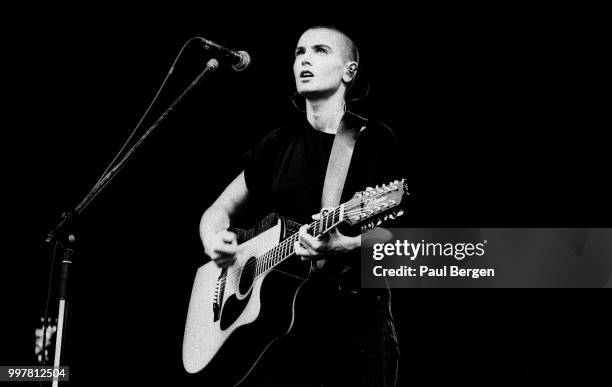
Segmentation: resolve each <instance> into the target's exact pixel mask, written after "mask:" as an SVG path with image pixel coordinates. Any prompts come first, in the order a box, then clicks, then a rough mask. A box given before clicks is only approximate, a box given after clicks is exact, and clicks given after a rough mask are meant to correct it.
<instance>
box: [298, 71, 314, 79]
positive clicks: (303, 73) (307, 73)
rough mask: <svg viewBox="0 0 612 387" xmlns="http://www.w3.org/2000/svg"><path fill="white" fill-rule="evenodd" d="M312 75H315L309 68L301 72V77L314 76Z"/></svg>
mask: <svg viewBox="0 0 612 387" xmlns="http://www.w3.org/2000/svg"><path fill="white" fill-rule="evenodd" d="M312 77H314V74H313V73H311V72H310V71H308V70H304V71H301V72H300V78H312Z"/></svg>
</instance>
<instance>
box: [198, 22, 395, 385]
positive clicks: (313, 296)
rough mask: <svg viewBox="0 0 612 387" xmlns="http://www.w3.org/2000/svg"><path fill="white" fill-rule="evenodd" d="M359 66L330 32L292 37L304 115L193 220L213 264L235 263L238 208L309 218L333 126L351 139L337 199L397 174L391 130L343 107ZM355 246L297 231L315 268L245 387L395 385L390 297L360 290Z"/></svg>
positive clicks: (302, 251)
mask: <svg viewBox="0 0 612 387" xmlns="http://www.w3.org/2000/svg"><path fill="white" fill-rule="evenodd" d="M359 62H360V60H359V51H358V49H357V46H356V44H355V43H354V41H353V40H352V39H351V38H350V37H349V36H348V35H347V34H346V33H344V32H342V31H341V30H339V29H337V28H335V27H330V26H316V27H312V28H309V29H308V30H306V31H305V32H304V33H303V34H302V35H301V37H300V38H299V40H298V42H297V46H296V48H295V60H294V63H293V75H294V77H295V87H296V94H295V97H296V98H297V99H298V100H297V101H296V107H297V108H298V110H299V111H300V112H302V113H305V114H300V117H299V119H296V120H294V121H293V122H289V123H287V125H286V126H283V127H281V128H279V129H277V130H274V131H272V132H271V133H269V134H268V135H266V136H265V137H264V138H263V139H262V140H261V141H260V142H259V144H258V145H257V146H256V147H255V148H254V149H253V150H252V151H251V152H249V153H248V154H247V161H246V163H245V167H244V170H243V172H242V173H240V174H239V175H238V177H236V178H235V180H234V181H233V182H232V183H230V184H229V186H228V187H227V188H226V189H225V190H224V192H223V193H222V194H221V195H220V196H219V198H218V199H217V200H216V201H215V202H214V203H213V204H212V205H211V206H210V207H209V208H208V209H207V210H206V211H205V213H204V214H203V216H202V219H201V223H200V236H201V238H202V242H203V245H204V249H205V252H206V254H207V255H208V256H209V257H210V258H211V259H212V260H214V261H215V262H216V264H217V265H219V266H221V267H223V266H228V265H231V264H232V262H233V261H234V259H235V255H236V253H237V251H238V244H237V239H236V235H235V234H234V233H232V232H230V231H228V227H229V226H230V225H231V224H232V220H233V219H235V218H236V216H237V215H238V214H239V213H240V212H241V211H242V210H244V209H245V208H251V209H253V208H254V209H257V210H259V211H261V213H262V214H265V213H270V212H276V213H279V214H282V215H284V216H287V217H289V218H292V219H294V220H295V221H297V222H299V223H300V224H307V223H310V222H311V221H312V218H313V217H316V216H317V215H314V216H313V214H318V213H319V212H320V211H321V208H322V205H323V204H324V202H325V200H322V195H323V194H324V185H325V183H326V175H329V170H327V167H328V161H329V160H330V157H332V156H333V155H332V148H333V146H334V141H335V138H336V135H337V133H339V128H341V127H342V128H344V129H343V130H353V131H355V133H356V140H355V143H354V150H353V152H352V156H351V157H350V158H349V160H350V164H348V166H347V168H348V172H347V173H346V179H345V182H344V188H343V189H342V190H341V192H342V195H341V201H340V202H344V201H347V200H349V199H350V198H351V196H352V195H353V193H354V192H356V191H359V190H362V189H364V188H365V187H367V186H375V185H377V184H382V183H383V182H388V181H393V180H395V179H401V178H403V177H405V176H406V173H405V172H406V171H405V170H404V167H405V164H404V163H403V162H402V160H401V155H400V154H401V152H400V151H399V145H398V143H397V141H396V139H395V136H394V134H393V133H392V131H391V130H390V129H389V128H388V127H387V126H385V125H383V124H382V123H380V122H378V121H375V120H372V119H366V118H364V117H362V116H360V115H357V114H355V113H353V112H351V111H350V110H349V108H348V107H347V98H346V97H347V91H348V90H349V88H351V86H352V85H353V83H355V79H356V76H357V74H358V72H359ZM347 128H348V129H347ZM347 163H348V161H347ZM326 170H327V174H326ZM341 188H342V187H341ZM398 221H400V222H402V223H404V222H405V221H404V220H403V219H402V218H398ZM395 226H396V227H401V226H400V225H399V224H397V223H396V224H395ZM360 246H361V238H360V237H359V230H352V229H350V228H349V229H346V230H344V229H343V230H342V231H339V230H338V229H335V230H334V231H333V232H332V233H331V235H330V236H329V237H326V238H322V239H318V238H315V237H313V236H311V235H310V234H308V230H307V226H302V228H301V229H300V234H299V242H297V243H296V244H295V246H294V248H295V253H296V254H297V255H299V256H301V257H302V259H304V260H314V261H316V262H317V264H316V265H313V267H316V269H314V270H313V272H312V273H311V275H310V278H309V280H308V282H306V284H305V286H304V287H303V288H302V289H301V290H300V292H299V295H298V297H299V298H297V301H296V311H295V320H294V324H293V327H292V329H291V331H290V333H289V334H288V335H286V336H284V337H282V338H281V339H279V340H277V341H276V342H274V343H273V344H272V345H271V346H270V348H269V349H268V350H267V351H266V352H265V354H264V355H263V357H262V359H261V360H260V362H259V363H258V365H257V366H256V367H255V370H254V371H253V372H252V373H251V374H250V375H249V377H248V378H247V379H246V380H245V385H253V386H257V385H270V384H274V385H284V386H294V385H299V386H305V385H313V386H315V385H316V386H321V385H325V386H345V385H346V386H395V383H396V377H397V367H398V361H399V346H398V340H397V337H396V334H395V328H394V322H393V316H392V314H391V299H390V291H389V289H361V288H360V273H359V270H360V262H359V260H360V251H359V248H360Z"/></svg>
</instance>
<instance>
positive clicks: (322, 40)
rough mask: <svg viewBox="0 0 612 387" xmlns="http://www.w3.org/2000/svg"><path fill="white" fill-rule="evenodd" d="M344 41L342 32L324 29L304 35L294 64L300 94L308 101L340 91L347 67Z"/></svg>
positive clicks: (297, 49) (296, 52) (307, 32)
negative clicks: (308, 99)
mask: <svg viewBox="0 0 612 387" xmlns="http://www.w3.org/2000/svg"><path fill="white" fill-rule="evenodd" d="M342 39H343V37H342V35H341V34H340V33H338V32H336V31H332V30H327V29H322V28H319V29H314V30H308V31H306V32H304V33H303V34H302V36H301V37H300V40H299V41H298V44H297V47H296V49H295V61H294V63H293V75H294V76H295V85H296V88H297V91H298V93H300V94H301V95H302V96H304V97H306V98H317V97H326V96H330V95H332V94H334V93H335V92H336V91H337V90H338V89H339V88H340V86H341V85H342V79H343V76H345V72H346V66H347V62H346V61H345V60H344V57H345V56H344V51H343V50H344V44H343V40H342Z"/></svg>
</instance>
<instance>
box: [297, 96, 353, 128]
mask: <svg viewBox="0 0 612 387" xmlns="http://www.w3.org/2000/svg"><path fill="white" fill-rule="evenodd" d="M344 109H345V102H344V93H342V92H341V90H338V92H336V93H335V94H333V95H331V96H329V97H326V98H322V99H307V100H306V118H307V119H308V122H309V123H310V125H311V126H312V127H313V128H315V129H316V130H319V131H321V132H325V133H336V132H337V131H338V125H340V121H341V120H342V116H344Z"/></svg>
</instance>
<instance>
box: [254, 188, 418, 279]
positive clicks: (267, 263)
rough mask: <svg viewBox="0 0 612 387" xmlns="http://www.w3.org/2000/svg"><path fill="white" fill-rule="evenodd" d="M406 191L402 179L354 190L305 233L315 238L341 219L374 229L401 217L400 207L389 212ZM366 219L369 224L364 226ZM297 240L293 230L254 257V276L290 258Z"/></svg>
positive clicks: (331, 228) (311, 224)
mask: <svg viewBox="0 0 612 387" xmlns="http://www.w3.org/2000/svg"><path fill="white" fill-rule="evenodd" d="M405 190H406V187H405V182H404V180H403V179H402V180H401V181H400V180H396V181H394V182H392V183H390V184H389V185H386V184H383V185H382V187H379V186H376V188H368V189H366V190H365V191H360V192H357V193H355V195H354V196H353V198H352V199H351V200H349V201H348V202H345V203H342V204H340V205H339V206H338V207H336V208H334V209H333V210H332V211H329V212H326V213H323V214H322V215H321V216H320V218H319V219H318V220H315V221H314V222H312V223H310V225H309V228H308V230H309V231H308V232H309V233H310V234H311V235H313V236H315V237H320V236H322V235H325V234H327V233H329V232H330V231H331V230H333V229H334V228H336V227H337V226H339V225H340V224H341V223H343V222H347V223H348V224H350V225H352V226H354V225H357V224H362V231H363V230H365V229H368V228H374V227H375V226H378V225H380V224H381V223H382V222H384V221H386V220H387V219H395V216H401V214H402V213H403V211H401V210H399V211H397V212H395V213H394V214H389V212H390V211H393V210H394V209H395V207H397V206H398V205H399V204H400V202H401V201H402V197H403V195H404V194H407V191H405ZM385 214H387V215H385ZM383 216H384V217H383ZM381 217H383V218H382V219H381ZM376 219H377V220H376ZM368 220H369V221H370V223H368V224H367V225H363V224H364V222H365V221H368ZM298 240H299V232H296V233H294V234H293V235H291V236H290V237H288V238H287V239H285V240H283V241H282V242H281V243H279V244H278V245H276V246H275V247H274V248H272V249H271V250H269V251H268V252H266V253H265V254H263V255H262V256H260V257H257V263H256V267H255V275H256V276H259V275H261V274H263V273H265V272H266V271H268V270H270V269H272V268H274V267H276V266H277V265H279V264H280V263H282V262H283V261H284V260H285V259H287V258H289V257H291V256H292V255H293V254H294V253H295V249H294V244H295V242H297V241H298Z"/></svg>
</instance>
